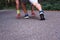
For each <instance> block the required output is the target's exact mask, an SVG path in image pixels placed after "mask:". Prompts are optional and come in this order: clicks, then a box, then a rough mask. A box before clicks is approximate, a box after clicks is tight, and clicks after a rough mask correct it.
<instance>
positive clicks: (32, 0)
mask: <svg viewBox="0 0 60 40" xmlns="http://www.w3.org/2000/svg"><path fill="white" fill-rule="evenodd" d="M29 1H30V2H31V3H38V0H29Z"/></svg>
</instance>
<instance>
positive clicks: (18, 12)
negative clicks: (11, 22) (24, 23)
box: [16, 0, 20, 18]
mask: <svg viewBox="0 0 60 40" xmlns="http://www.w3.org/2000/svg"><path fill="white" fill-rule="evenodd" d="M16 10H17V16H16V17H17V18H19V17H20V10H19V0H16Z"/></svg>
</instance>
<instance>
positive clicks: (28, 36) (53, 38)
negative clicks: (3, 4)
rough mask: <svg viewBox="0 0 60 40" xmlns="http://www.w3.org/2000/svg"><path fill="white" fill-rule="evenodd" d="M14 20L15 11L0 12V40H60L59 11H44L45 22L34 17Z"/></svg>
mask: <svg viewBox="0 0 60 40" xmlns="http://www.w3.org/2000/svg"><path fill="white" fill-rule="evenodd" d="M28 13H29V15H30V18H29V19H24V12H23V11H22V10H21V18H20V19H16V10H0V40H60V11H45V18H46V20H45V21H41V20H40V18H39V13H38V11H35V13H36V16H35V17H32V16H31V12H30V10H29V11H28Z"/></svg>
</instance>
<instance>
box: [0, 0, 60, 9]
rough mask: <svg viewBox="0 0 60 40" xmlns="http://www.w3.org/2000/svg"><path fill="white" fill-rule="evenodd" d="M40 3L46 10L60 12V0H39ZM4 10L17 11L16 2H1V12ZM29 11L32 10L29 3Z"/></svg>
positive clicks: (4, 0) (11, 0)
mask: <svg viewBox="0 0 60 40" xmlns="http://www.w3.org/2000/svg"><path fill="white" fill-rule="evenodd" d="M39 3H40V4H41V5H42V7H43V9H44V10H60V0H39ZM20 8H21V7H20ZM2 9H15V0H0V10H2ZM27 9H28V10H30V9H31V6H30V4H29V3H27ZM35 9H36V8H35Z"/></svg>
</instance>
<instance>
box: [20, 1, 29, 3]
mask: <svg viewBox="0 0 60 40" xmlns="http://www.w3.org/2000/svg"><path fill="white" fill-rule="evenodd" d="M28 2H29V0H21V3H28Z"/></svg>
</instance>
